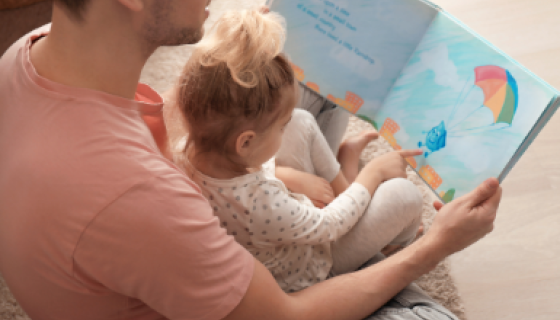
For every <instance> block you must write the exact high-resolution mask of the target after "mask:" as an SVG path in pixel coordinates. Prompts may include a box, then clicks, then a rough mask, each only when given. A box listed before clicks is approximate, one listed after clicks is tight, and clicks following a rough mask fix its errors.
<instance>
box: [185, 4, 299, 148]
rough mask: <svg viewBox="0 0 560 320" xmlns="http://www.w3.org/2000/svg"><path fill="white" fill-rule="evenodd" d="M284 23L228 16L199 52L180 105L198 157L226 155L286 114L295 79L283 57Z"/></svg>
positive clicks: (274, 17) (272, 17) (253, 15)
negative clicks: (285, 94)
mask: <svg viewBox="0 0 560 320" xmlns="http://www.w3.org/2000/svg"><path fill="white" fill-rule="evenodd" d="M284 41H285V28H284V20H283V18H282V17H281V16H280V15H278V14H275V13H268V14H262V13H260V12H258V11H242V12H230V13H227V14H225V15H224V16H222V18H220V19H219V21H218V22H217V23H216V25H215V26H214V28H213V30H212V32H211V33H210V34H209V35H208V37H207V38H205V39H203V40H202V41H201V42H200V44H199V45H198V46H197V48H196V49H195V51H194V52H193V55H192V56H191V58H190V60H189V62H188V63H187V65H186V66H185V69H184V71H183V75H182V77H181V80H180V83H179V88H178V95H177V102H178V106H179V108H180V109H181V110H182V113H183V115H184V117H185V120H186V122H187V126H188V128H189V139H188V143H187V145H188V144H191V143H193V144H194V145H195V146H196V149H197V152H198V151H200V152H210V151H219V152H221V153H225V154H226V155H228V154H229V155H231V154H234V150H231V148H232V146H233V145H234V144H232V143H231V141H232V139H236V138H237V136H238V135H239V134H240V133H241V132H243V131H245V130H255V131H256V132H257V133H258V132H262V131H264V130H265V128H267V127H268V126H269V125H270V124H271V123H272V122H273V121H274V120H275V118H276V116H278V115H280V114H282V113H283V112H285V110H283V109H285V108H282V107H284V106H280V103H279V102H280V95H281V93H280V91H281V89H282V88H284V87H285V86H287V85H290V86H291V85H293V84H294V81H295V77H294V73H293V71H292V68H291V66H290V63H289V61H288V59H287V58H286V57H285V56H284V55H283V54H281V50H282V48H283V46H284Z"/></svg>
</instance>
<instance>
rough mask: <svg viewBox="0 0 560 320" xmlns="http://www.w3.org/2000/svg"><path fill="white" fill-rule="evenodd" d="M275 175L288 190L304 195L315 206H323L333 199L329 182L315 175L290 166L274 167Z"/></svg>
mask: <svg viewBox="0 0 560 320" xmlns="http://www.w3.org/2000/svg"><path fill="white" fill-rule="evenodd" d="M276 177H277V178H278V179H280V180H281V181H282V182H284V184H285V185H286V187H287V188H288V189H290V191H292V192H294V193H300V194H304V195H306V196H307V197H308V198H309V199H311V201H312V202H313V204H314V205H315V206H316V207H317V208H324V207H325V206H326V205H328V204H329V203H331V202H332V201H333V200H334V192H333V189H332V187H331V185H330V184H329V182H328V181H327V180H325V179H323V178H321V177H318V176H316V175H313V174H310V173H306V172H301V171H298V170H295V169H292V168H285V167H276Z"/></svg>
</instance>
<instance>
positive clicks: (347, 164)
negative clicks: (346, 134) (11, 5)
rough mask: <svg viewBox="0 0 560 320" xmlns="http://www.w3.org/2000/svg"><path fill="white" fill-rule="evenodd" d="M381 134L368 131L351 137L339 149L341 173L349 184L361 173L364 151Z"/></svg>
mask: <svg viewBox="0 0 560 320" xmlns="http://www.w3.org/2000/svg"><path fill="white" fill-rule="evenodd" d="M378 136H379V134H378V133H377V132H376V131H373V130H368V131H364V132H362V133H360V134H359V135H357V136H354V137H350V138H348V139H346V140H344V141H343V142H342V143H341V144H340V148H339V149H338V162H339V163H340V167H341V171H342V173H343V174H344V176H345V177H346V180H347V181H348V183H352V182H354V180H356V177H357V176H358V173H359V168H358V166H359V162H360V155H361V154H362V151H363V150H364V148H365V147H366V146H367V144H368V143H369V142H370V141H371V140H373V139H375V138H377V137H378Z"/></svg>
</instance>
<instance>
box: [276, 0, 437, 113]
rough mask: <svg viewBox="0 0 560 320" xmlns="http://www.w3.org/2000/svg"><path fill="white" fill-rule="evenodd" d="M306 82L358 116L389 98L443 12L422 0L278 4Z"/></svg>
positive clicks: (286, 0) (289, 47)
mask: <svg viewBox="0 0 560 320" xmlns="http://www.w3.org/2000/svg"><path fill="white" fill-rule="evenodd" d="M271 10H272V11H276V12H278V13H280V14H281V15H283V16H284V17H285V18H286V20H287V29H288V34H287V42H286V46H285V52H286V54H287V55H288V57H289V58H290V59H291V60H292V62H293V66H294V70H295V71H296V76H297V78H298V80H299V81H300V82H303V83H304V84H306V85H307V86H308V87H309V88H312V89H313V90H315V91H317V92H319V93H320V94H321V95H323V96H324V97H327V98H328V99H330V100H332V101H333V102H335V103H337V104H338V105H339V106H341V107H344V108H345V109H347V110H348V111H350V112H352V113H356V112H358V110H360V112H359V113H361V114H370V113H372V112H373V111H374V110H377V109H378V108H379V107H380V106H381V104H382V102H383V100H384V99H385V98H386V96H387V94H388V92H389V91H390V88H391V87H392V86H393V84H394V83H395V81H396V79H397V77H398V76H399V74H400V73H401V71H402V69H403V67H404V66H405V65H406V62H407V61H408V59H409V58H410V56H411V55H412V52H413V51H414V49H415V48H416V46H417V45H418V43H420V40H421V39H422V37H423V35H424V33H425V32H426V30H427V29H428V27H429V25H430V23H431V21H432V20H433V18H434V17H435V15H436V14H437V12H438V10H437V9H435V8H434V7H432V6H430V5H428V4H426V3H424V2H423V1H421V0H399V1H396V0H298V1H295V0H275V1H274V2H272V4H271Z"/></svg>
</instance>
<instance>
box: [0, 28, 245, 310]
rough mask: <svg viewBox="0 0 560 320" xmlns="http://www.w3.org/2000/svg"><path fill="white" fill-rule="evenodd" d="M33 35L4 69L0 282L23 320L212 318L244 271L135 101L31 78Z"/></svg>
mask: <svg viewBox="0 0 560 320" xmlns="http://www.w3.org/2000/svg"><path fill="white" fill-rule="evenodd" d="M49 29H50V26H48V25H47V26H45V27H43V28H41V29H38V30H35V31H34V32H32V33H31V34H30V35H28V36H26V37H24V38H22V39H21V40H20V41H18V42H17V43H16V44H14V45H13V46H12V47H11V48H10V49H9V50H8V51H7V52H6V54H4V56H3V57H2V58H1V59H0V273H1V274H2V275H3V276H4V277H5V280H6V282H7V284H8V286H9V287H10V289H11V290H12V292H13V294H14V295H15V297H16V299H17V300H18V301H19V302H20V304H21V305H22V307H23V309H24V310H25V311H26V312H27V313H28V314H29V315H30V316H31V318H33V319H72V320H75V319H103V320H107V319H164V318H169V319H221V318H223V317H224V316H226V315H227V314H228V313H229V312H231V311H232V310H233V308H235V307H236V306H237V305H238V304H239V302H240V301H241V299H242V298H243V296H244V294H245V292H246V290H247V287H248V285H249V282H250V280H251V278H252V275H253V266H254V259H253V258H252V256H251V255H250V254H249V253H248V252H247V251H246V250H244V249H243V248H242V247H241V246H239V245H238V244H237V243H236V242H235V241H234V239H233V237H231V236H228V235H226V232H225V230H224V229H222V228H221V227H220V226H219V223H218V219H217V218H216V217H215V216H214V215H213V214H212V211H211V208H210V206H209V204H208V202H207V201H206V200H205V199H204V197H203V196H202V195H201V193H200V190H199V188H198V187H197V186H196V185H195V184H194V183H193V182H192V181H191V180H189V179H188V178H187V177H186V176H185V175H184V174H182V173H181V171H180V170H179V169H178V168H177V167H175V166H174V165H173V163H171V162H170V161H167V160H166V159H165V158H164V157H163V156H162V155H161V153H160V152H159V151H158V149H157V146H156V144H155V142H154V139H153V137H152V135H151V134H150V131H149V129H148V128H147V126H146V125H145V123H144V122H143V120H142V116H143V115H150V114H153V115H158V114H161V112H162V100H161V97H160V96H159V95H158V94H157V93H155V92H154V91H153V90H152V89H150V88H149V87H148V86H145V85H139V86H138V94H139V95H141V96H143V97H144V98H143V99H142V100H144V101H146V100H147V101H153V103H149V102H137V101H131V100H127V99H124V98H120V97H117V96H113V95H109V94H105V93H102V92H98V91H93V90H89V89H84V88H73V87H68V86H64V85H61V84H58V83H54V82H52V81H49V80H47V79H45V78H42V77H41V76H39V75H38V74H37V73H36V71H35V69H34V67H33V65H32V64H31V62H30V60H29V50H30V48H32V47H31V46H32V41H33V40H34V39H36V38H37V37H38V36H39V35H46V34H47V33H48V31H49Z"/></svg>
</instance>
